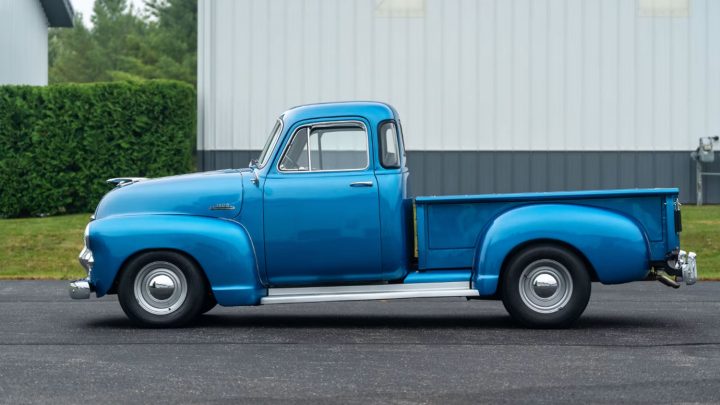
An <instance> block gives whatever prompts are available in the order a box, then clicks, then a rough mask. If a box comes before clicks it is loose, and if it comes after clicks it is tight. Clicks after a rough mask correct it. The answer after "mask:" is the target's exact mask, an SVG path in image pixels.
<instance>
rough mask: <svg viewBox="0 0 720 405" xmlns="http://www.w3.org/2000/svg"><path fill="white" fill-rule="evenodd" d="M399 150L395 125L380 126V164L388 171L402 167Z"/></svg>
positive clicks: (385, 124) (389, 123) (387, 123)
mask: <svg viewBox="0 0 720 405" xmlns="http://www.w3.org/2000/svg"><path fill="white" fill-rule="evenodd" d="M399 149H400V148H399V146H398V137H397V129H396V127H395V123H394V122H386V123H384V124H382V125H380V164H382V166H383V167H385V168H388V169H397V168H398V167H400V153H399Z"/></svg>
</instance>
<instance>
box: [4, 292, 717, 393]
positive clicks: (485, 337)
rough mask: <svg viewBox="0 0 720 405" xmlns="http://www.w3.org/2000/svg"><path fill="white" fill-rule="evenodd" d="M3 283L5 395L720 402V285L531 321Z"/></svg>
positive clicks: (456, 311)
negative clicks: (146, 303) (226, 302)
mask: <svg viewBox="0 0 720 405" xmlns="http://www.w3.org/2000/svg"><path fill="white" fill-rule="evenodd" d="M65 286H66V283H63V282H38V281H7V282H0V403H12V404H21V403H53V404H57V403H98V402H100V403H125V404H127V403H173V404H178V403H203V404H205V403H284V404H285V403H312V404H315V403H343V404H346V403H358V404H359V403H363V404H365V403H399V404H408V403H442V404H448V403H470V402H473V403H487V402H490V403H502V402H526V403H553V404H555V403H569V402H572V403H578V402H585V403H618V402H636V403H637V402H642V403H669V402H694V403H719V402H720V283H715V282H706V283H702V282H701V283H698V284H697V285H695V286H690V287H686V286H683V287H682V288H681V289H680V290H673V289H670V288H668V287H665V286H662V285H660V284H659V283H657V282H640V283H634V284H628V285H621V286H602V285H599V284H593V295H592V299H591V301H590V304H589V306H588V309H587V311H586V312H585V314H584V315H583V317H582V318H581V320H580V322H579V323H578V324H577V325H576V326H575V327H574V328H572V329H567V330H527V329H523V328H521V327H519V326H517V325H515V324H514V323H513V322H512V321H511V319H510V317H509V316H508V315H507V313H506V312H505V310H504V308H503V307H502V304H501V303H499V302H494V301H466V300H465V299H461V298H452V299H447V298H443V299H428V300H395V301H376V302H354V303H353V302H344V303H322V304H297V305H274V306H261V307H247V308H221V307H218V308H216V309H214V310H212V311H210V312H209V313H208V314H207V315H204V316H203V317H202V318H201V320H200V322H199V323H198V324H197V325H195V326H193V327H189V328H184V329H175V330H152V329H139V328H136V327H134V326H132V325H131V324H130V323H129V322H128V321H127V320H126V318H125V316H124V314H123V312H122V310H121V309H120V306H119V304H118V302H117V299H116V298H115V297H114V296H111V297H105V298H102V299H95V298H92V299H90V300H86V301H73V300H70V299H69V298H68V296H67V292H66V289H65Z"/></svg>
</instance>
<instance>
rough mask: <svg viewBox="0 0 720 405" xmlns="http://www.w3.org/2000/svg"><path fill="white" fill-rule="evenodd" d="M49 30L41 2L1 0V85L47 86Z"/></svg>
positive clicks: (35, 0) (33, 0)
mask: <svg viewBox="0 0 720 405" xmlns="http://www.w3.org/2000/svg"><path fill="white" fill-rule="evenodd" d="M47 36H48V26H47V19H46V18H45V12H44V11H43V9H42V6H41V5H40V2H39V1H38V0H0V85H2V84H31V85H45V84H47V80H48V38H47Z"/></svg>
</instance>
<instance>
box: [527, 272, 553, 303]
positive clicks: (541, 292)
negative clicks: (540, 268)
mask: <svg viewBox="0 0 720 405" xmlns="http://www.w3.org/2000/svg"><path fill="white" fill-rule="evenodd" d="M532 288H533V292H534V293H535V294H536V295H537V296H538V297H540V298H549V297H552V295H553V294H555V292H556V291H557V289H558V281H557V279H556V278H555V277H553V276H552V275H551V274H548V273H541V274H538V275H537V276H535V278H534V279H533V280H532Z"/></svg>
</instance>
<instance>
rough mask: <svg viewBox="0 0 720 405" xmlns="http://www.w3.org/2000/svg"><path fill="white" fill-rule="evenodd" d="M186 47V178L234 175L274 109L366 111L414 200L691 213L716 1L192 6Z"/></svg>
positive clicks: (716, 107) (363, 0) (713, 191)
mask: <svg viewBox="0 0 720 405" xmlns="http://www.w3.org/2000/svg"><path fill="white" fill-rule="evenodd" d="M198 38H199V39H198V155H199V165H200V167H201V169H204V170H209V169H217V168H226V167H241V166H246V165H247V162H248V161H249V160H250V158H251V157H252V156H253V155H254V154H256V153H257V152H256V151H257V150H259V149H260V148H261V147H262V145H263V141H264V139H265V137H266V135H267V133H268V132H269V130H270V128H271V126H272V124H273V121H274V120H275V119H276V117H277V115H278V114H279V113H281V112H282V111H284V110H285V109H287V108H289V107H292V106H294V105H298V104H305V103H312V102H320V101H337V100H379V101H385V102H388V103H390V104H392V105H393V106H395V107H396V108H397V110H398V111H399V113H400V115H401V117H402V120H403V127H404V130H405V140H406V143H407V148H408V157H409V165H410V168H411V170H412V174H411V187H412V190H413V192H414V193H415V194H449V193H494V192H520V191H550V190H576V189H594V188H633V187H665V186H678V187H680V188H681V198H682V200H684V201H693V200H694V198H695V197H694V184H695V183H694V181H695V180H694V176H695V166H694V163H693V161H692V160H691V158H690V152H691V151H692V150H694V149H695V148H696V146H697V143H698V138H699V137H702V136H709V135H714V134H717V133H720V1H716V0H200V2H199V27H198ZM708 170H712V168H711V167H709V168H708ZM714 171H720V170H714ZM705 192H706V195H705V201H706V202H720V178H716V179H711V180H707V181H706V183H705Z"/></svg>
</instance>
